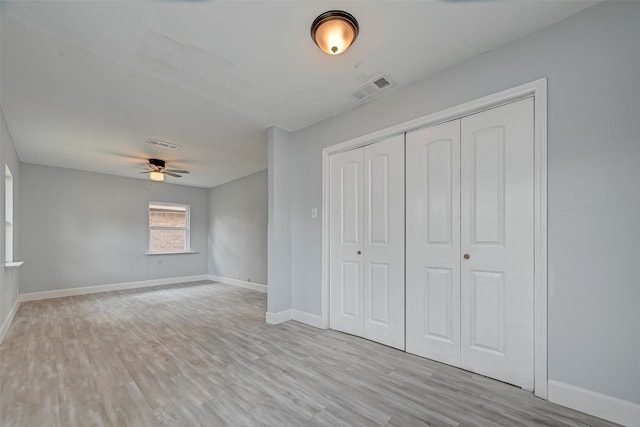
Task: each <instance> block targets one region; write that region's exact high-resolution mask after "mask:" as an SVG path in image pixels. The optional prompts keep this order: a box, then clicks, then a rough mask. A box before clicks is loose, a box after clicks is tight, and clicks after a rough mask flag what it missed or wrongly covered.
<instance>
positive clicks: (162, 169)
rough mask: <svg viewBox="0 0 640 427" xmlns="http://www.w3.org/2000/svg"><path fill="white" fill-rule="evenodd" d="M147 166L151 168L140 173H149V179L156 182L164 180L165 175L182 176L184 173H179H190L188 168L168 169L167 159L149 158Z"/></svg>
mask: <svg viewBox="0 0 640 427" xmlns="http://www.w3.org/2000/svg"><path fill="white" fill-rule="evenodd" d="M147 166H148V167H149V170H146V171H144V172H140V173H143V174H145V173H148V174H149V179H150V180H151V181H156V182H164V176H165V175H169V176H172V177H174V178H182V175H178V174H179V173H182V174H187V173H189V171H188V170H184V169H167V168H166V163H165V161H164V160H160V159H149V161H148V162H147Z"/></svg>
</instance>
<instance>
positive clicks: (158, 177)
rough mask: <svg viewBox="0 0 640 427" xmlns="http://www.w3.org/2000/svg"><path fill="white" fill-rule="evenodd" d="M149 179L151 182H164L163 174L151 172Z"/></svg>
mask: <svg viewBox="0 0 640 427" xmlns="http://www.w3.org/2000/svg"><path fill="white" fill-rule="evenodd" d="M149 179H150V180H151V181H157V182H164V174H163V173H162V172H155V171H154V172H151V173H150V174H149Z"/></svg>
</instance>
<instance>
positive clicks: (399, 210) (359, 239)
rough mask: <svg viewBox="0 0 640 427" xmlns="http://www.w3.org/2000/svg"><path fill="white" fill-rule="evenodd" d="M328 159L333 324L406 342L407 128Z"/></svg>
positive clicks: (348, 330) (378, 338)
mask: <svg viewBox="0 0 640 427" xmlns="http://www.w3.org/2000/svg"><path fill="white" fill-rule="evenodd" d="M330 162H331V163H330V174H331V176H330V186H331V187H330V200H329V203H330V218H329V227H330V248H329V251H330V264H329V269H330V272H329V280H330V285H329V293H330V298H329V300H330V327H331V328H332V329H335V330H338V331H342V332H346V333H350V334H353V335H358V336H362V337H365V338H368V339H371V340H373V341H377V342H380V343H383V344H386V345H389V346H393V347H396V348H400V349H404V338H405V334H404V321H405V318H404V290H405V289H404V135H398V136H395V137H391V138H388V139H386V140H384V141H381V142H377V143H375V144H371V145H367V146H365V147H363V148H359V149H355V150H351V151H346V152H343V153H338V154H334V155H333V156H331V160H330Z"/></svg>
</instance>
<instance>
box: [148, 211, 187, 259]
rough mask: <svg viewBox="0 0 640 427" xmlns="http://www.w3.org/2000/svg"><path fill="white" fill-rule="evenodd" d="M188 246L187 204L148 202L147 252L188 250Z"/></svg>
mask: <svg viewBox="0 0 640 427" xmlns="http://www.w3.org/2000/svg"><path fill="white" fill-rule="evenodd" d="M189 247H190V245H189V205H180V204H176V203H157V202H151V203H149V252H154V253H158V252H188V251H189Z"/></svg>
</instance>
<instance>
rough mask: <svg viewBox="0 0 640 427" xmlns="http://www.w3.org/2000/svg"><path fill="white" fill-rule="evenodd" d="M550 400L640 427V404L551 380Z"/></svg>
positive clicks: (619, 422)
mask: <svg viewBox="0 0 640 427" xmlns="http://www.w3.org/2000/svg"><path fill="white" fill-rule="evenodd" d="M549 401H551V402H553V403H557V404H558V405H562V406H566V407H568V408H571V409H575V410H577V411H580V412H585V413H587V414H591V415H595V416H596V417H600V418H604V419H605V420H609V421H613V422H614V423H618V424H622V425H625V426H628V427H640V404H637V403H633V402H629V401H627V400H623V399H619V398H617V397H613V396H608V395H606V394H601V393H597V392H595V391H591V390H587V389H585V388H581V387H577V386H574V385H571V384H567V383H563V382H560V381H555V380H549Z"/></svg>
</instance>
